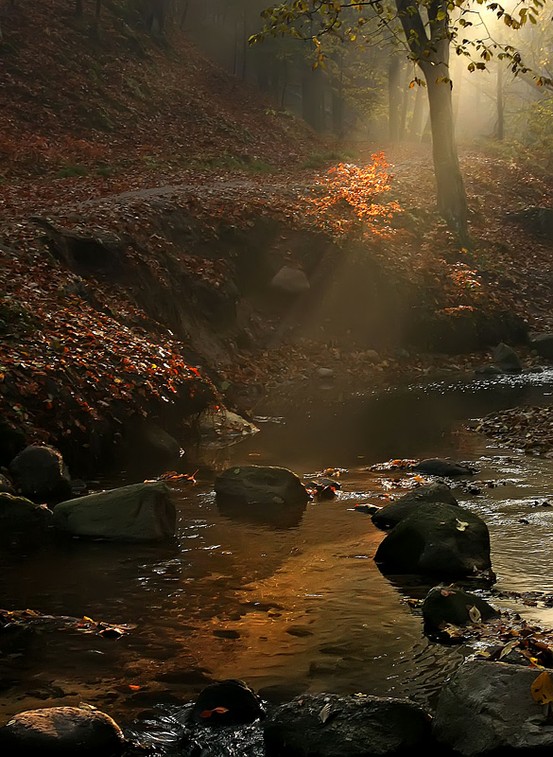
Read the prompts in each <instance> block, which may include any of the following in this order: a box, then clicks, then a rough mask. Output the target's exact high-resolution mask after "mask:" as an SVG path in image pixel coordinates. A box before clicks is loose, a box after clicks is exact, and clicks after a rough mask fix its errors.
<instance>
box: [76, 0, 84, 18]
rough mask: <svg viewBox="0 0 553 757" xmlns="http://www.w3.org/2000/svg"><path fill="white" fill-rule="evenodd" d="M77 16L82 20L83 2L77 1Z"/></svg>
mask: <svg viewBox="0 0 553 757" xmlns="http://www.w3.org/2000/svg"><path fill="white" fill-rule="evenodd" d="M75 15H76V16H77V18H81V17H82V15H83V0H75Z"/></svg>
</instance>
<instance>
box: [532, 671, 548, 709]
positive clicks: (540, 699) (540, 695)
mask: <svg viewBox="0 0 553 757" xmlns="http://www.w3.org/2000/svg"><path fill="white" fill-rule="evenodd" d="M530 694H531V695H532V699H533V700H534V702H537V703H538V704H550V703H551V702H553V680H551V676H550V675H549V673H548V672H547V670H544V671H543V673H540V674H539V676H538V677H537V678H535V679H534V680H533V681H532V685H531V686H530Z"/></svg>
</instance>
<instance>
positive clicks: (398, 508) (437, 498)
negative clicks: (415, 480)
mask: <svg viewBox="0 0 553 757" xmlns="http://www.w3.org/2000/svg"><path fill="white" fill-rule="evenodd" d="M429 502H445V503H447V504H449V505H458V504H459V503H458V502H457V500H456V499H455V497H454V496H453V492H452V491H451V489H450V487H449V486H448V485H447V484H443V483H440V482H436V483H433V484H428V485H425V486H419V487H418V488H417V489H413V490H412V491H410V492H407V494H404V495H403V496H402V497H399V499H396V500H395V502H390V504H389V505H384V507H381V508H380V509H379V510H378V511H377V512H375V513H374V514H373V516H372V522H373V523H374V525H375V526H377V527H378V528H383V529H389V528H394V526H397V524H398V523H399V522H400V521H401V520H403V518H405V517H407V515H409V513H411V512H412V511H413V510H416V508H417V507H419V506H420V505H423V504H426V503H429Z"/></svg>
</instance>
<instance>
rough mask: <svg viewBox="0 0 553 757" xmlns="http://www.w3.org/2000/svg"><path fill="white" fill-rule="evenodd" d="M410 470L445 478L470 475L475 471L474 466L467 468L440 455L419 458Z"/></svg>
mask: <svg viewBox="0 0 553 757" xmlns="http://www.w3.org/2000/svg"><path fill="white" fill-rule="evenodd" d="M411 470H414V471H417V472H418V473H424V474H426V475H427V476H444V477H446V478H447V477H452V476H453V477H454V476H472V475H473V474H474V473H475V472H476V471H475V469H474V468H469V467H468V466H467V465H460V464H459V463H455V462H452V461H451V460H445V459H442V458H440V457H429V458H427V459H426V460H421V461H420V462H419V463H415V465H413V466H412V468H411Z"/></svg>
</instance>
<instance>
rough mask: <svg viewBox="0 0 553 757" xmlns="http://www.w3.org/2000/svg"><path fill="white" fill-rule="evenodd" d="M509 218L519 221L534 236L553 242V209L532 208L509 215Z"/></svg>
mask: <svg viewBox="0 0 553 757" xmlns="http://www.w3.org/2000/svg"><path fill="white" fill-rule="evenodd" d="M507 218H509V219H510V220H514V221H518V222H519V223H521V224H522V225H523V226H524V227H525V228H526V229H528V231H530V232H532V233H533V234H537V235H539V236H543V237H545V238H546V239H550V240H553V208H546V207H542V206H540V205H537V206H530V207H528V208H523V209H522V210H517V211H515V212H512V213H507Z"/></svg>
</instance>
